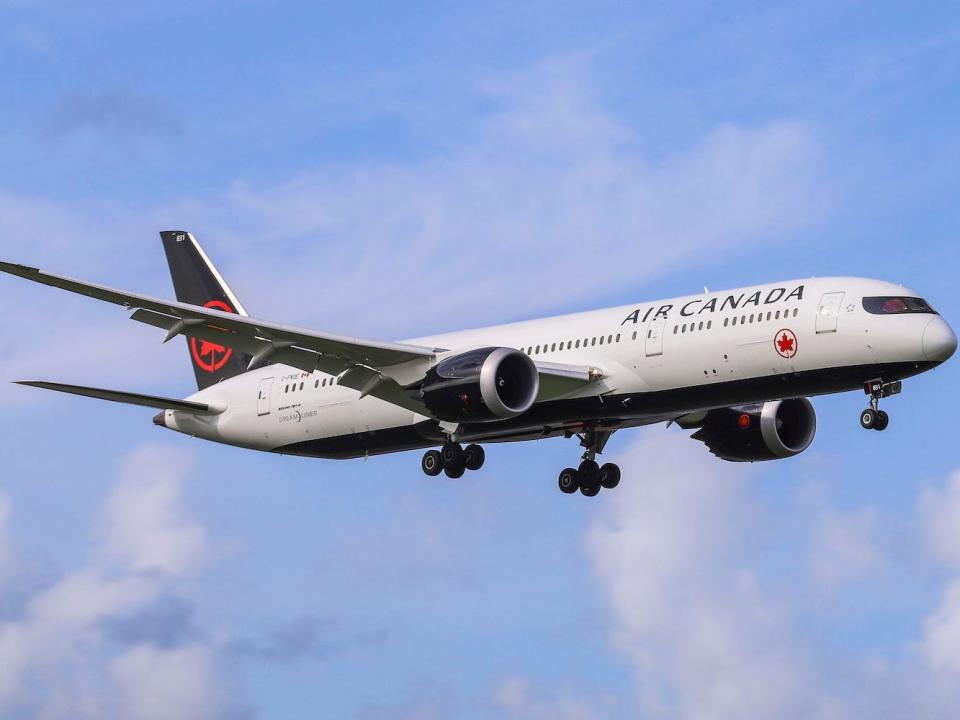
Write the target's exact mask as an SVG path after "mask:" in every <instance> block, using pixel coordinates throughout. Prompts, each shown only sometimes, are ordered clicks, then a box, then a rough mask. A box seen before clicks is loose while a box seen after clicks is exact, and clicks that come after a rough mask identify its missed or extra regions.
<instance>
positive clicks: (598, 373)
mask: <svg viewBox="0 0 960 720" xmlns="http://www.w3.org/2000/svg"><path fill="white" fill-rule="evenodd" d="M536 366H537V372H538V373H539V374H540V392H539V393H537V402H542V401H544V400H551V399H553V398H557V397H560V396H562V395H568V394H570V393H573V392H576V391H578V390H580V389H582V388H584V387H585V386H587V385H589V384H590V383H592V382H596V381H597V380H600V379H602V378H603V377H604V373H603V371H602V370H600V369H599V368H595V367H590V366H589V365H564V364H562V363H545V362H537V363H536Z"/></svg>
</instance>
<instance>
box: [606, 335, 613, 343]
mask: <svg viewBox="0 0 960 720" xmlns="http://www.w3.org/2000/svg"><path fill="white" fill-rule="evenodd" d="M612 342H613V335H607V345H609V344H610V343H612Z"/></svg>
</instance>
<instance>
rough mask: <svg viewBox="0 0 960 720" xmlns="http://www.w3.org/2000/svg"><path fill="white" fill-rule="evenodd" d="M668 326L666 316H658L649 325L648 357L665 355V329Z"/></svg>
mask: <svg viewBox="0 0 960 720" xmlns="http://www.w3.org/2000/svg"><path fill="white" fill-rule="evenodd" d="M666 326H667V319H666V318H665V317H656V318H654V319H653V320H651V321H650V324H649V325H647V357H653V356H654V355H663V330H664V328H666Z"/></svg>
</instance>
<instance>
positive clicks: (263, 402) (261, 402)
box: [257, 378, 273, 417]
mask: <svg viewBox="0 0 960 720" xmlns="http://www.w3.org/2000/svg"><path fill="white" fill-rule="evenodd" d="M272 387H273V378H265V379H263V380H261V381H260V392H259V394H258V395H257V416H258V417H263V416H264V415H269V414H270V390H271V388H272Z"/></svg>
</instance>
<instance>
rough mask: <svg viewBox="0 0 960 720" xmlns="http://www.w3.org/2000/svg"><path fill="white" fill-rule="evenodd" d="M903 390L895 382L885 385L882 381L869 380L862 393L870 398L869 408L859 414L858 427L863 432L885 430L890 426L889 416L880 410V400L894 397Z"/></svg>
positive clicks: (897, 382)
mask: <svg viewBox="0 0 960 720" xmlns="http://www.w3.org/2000/svg"><path fill="white" fill-rule="evenodd" d="M902 389H903V384H902V383H901V382H900V381H899V380H897V381H896V382H891V383H885V382H883V381H882V380H871V381H870V382H868V383H866V384H865V385H864V386H863V391H864V392H865V393H866V394H867V395H869V396H870V407H868V408H867V409H866V410H864V411H863V412H862V413H860V427H862V428H863V429H864V430H886V429H887V425H889V424H890V416H889V415H887V413H885V412H884V411H883V410H881V409H880V400H881V399H882V398H885V397H890V396H891V395H896V394H897V393H899V392H900V391H901V390H902Z"/></svg>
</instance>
